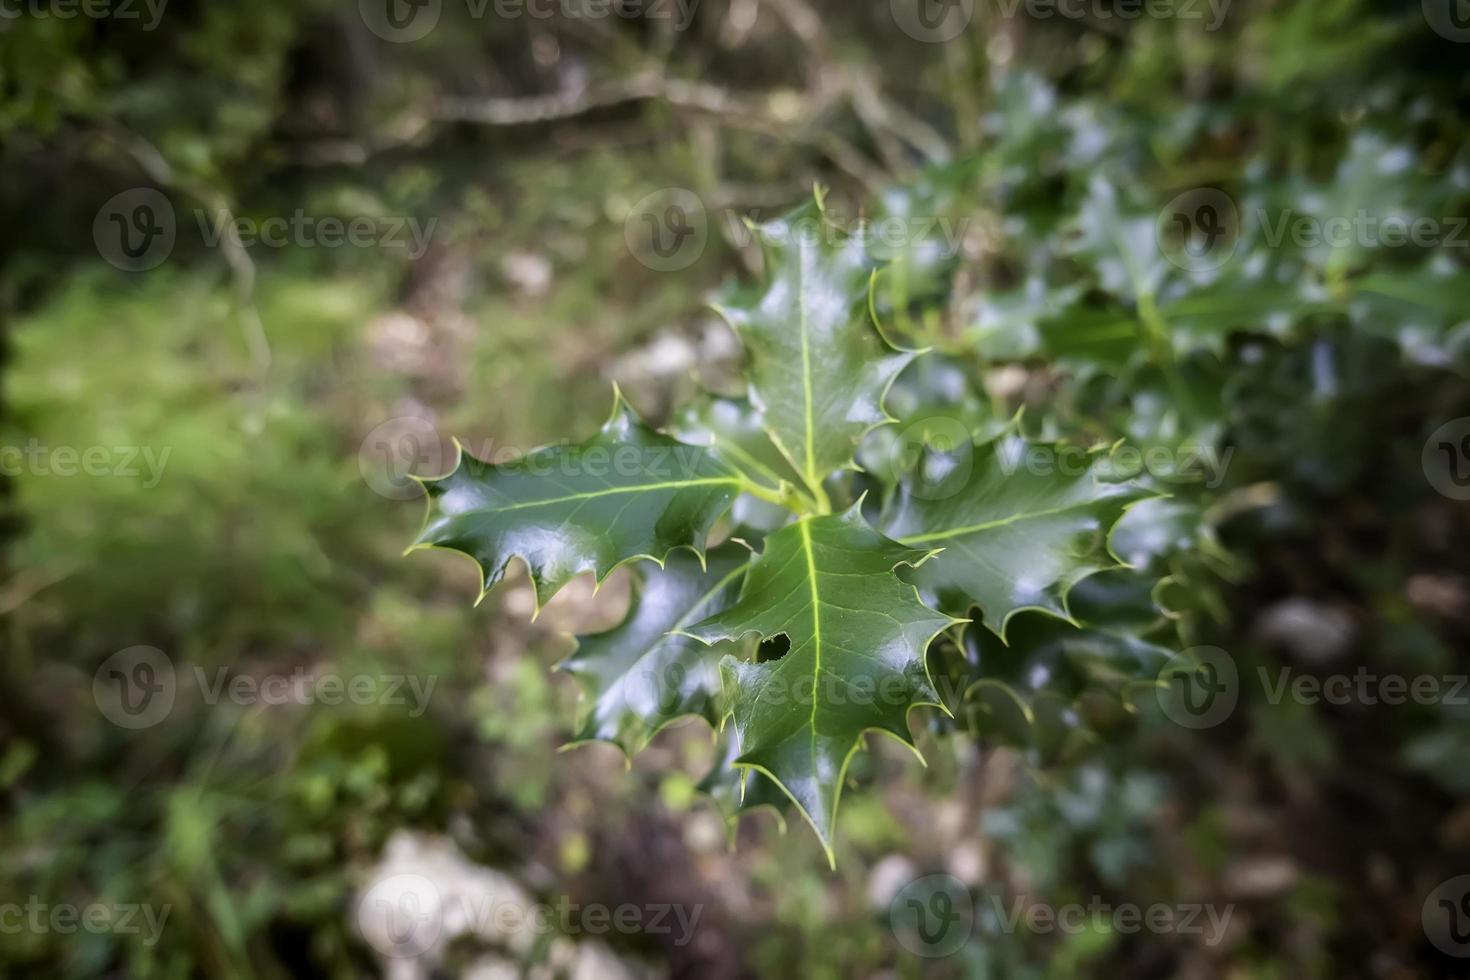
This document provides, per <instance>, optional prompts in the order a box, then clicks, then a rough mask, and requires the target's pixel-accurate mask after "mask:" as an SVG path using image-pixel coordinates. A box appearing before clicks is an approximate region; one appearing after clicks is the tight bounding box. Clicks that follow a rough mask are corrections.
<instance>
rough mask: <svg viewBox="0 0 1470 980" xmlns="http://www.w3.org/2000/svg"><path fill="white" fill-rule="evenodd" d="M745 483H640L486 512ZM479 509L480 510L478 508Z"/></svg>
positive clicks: (725, 480) (728, 479) (731, 479)
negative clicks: (656, 491) (629, 494)
mask: <svg viewBox="0 0 1470 980" xmlns="http://www.w3.org/2000/svg"><path fill="white" fill-rule="evenodd" d="M743 482H744V481H742V480H740V479H739V478H738V477H731V476H719V477H707V478H702V479H698V480H671V481H668V482H665V483H640V484H638V485H636V486H631V487H608V488H607V489H606V490H591V491H588V492H587V493H573V494H567V495H566V496H564V497H548V498H547V499H545V500H523V501H520V502H518V503H514V504H507V505H506V506H503V507H486V508H484V509H485V510H488V511H491V512H493V513H500V512H502V511H507V510H522V509H524V508H527V507H549V506H551V505H552V504H565V503H570V502H571V501H573V500H591V499H593V498H596V497H610V496H613V495H614V494H620V493H650V492H652V491H654V490H673V489H681V488H683V487H708V486H716V485H718V484H729V485H730V486H741V485H742V483H743ZM477 509H478V508H477Z"/></svg>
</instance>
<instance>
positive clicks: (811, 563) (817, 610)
mask: <svg viewBox="0 0 1470 980" xmlns="http://www.w3.org/2000/svg"><path fill="white" fill-rule="evenodd" d="M809 524H810V518H808V519H804V520H801V521H798V522H797V525H796V526H797V527H799V528H801V548H802V551H803V552H804V553H805V555H806V573H807V582H808V584H809V587H810V590H811V601H812V713H811V718H810V720H809V721H808V723H807V727H808V728H809V729H810V730H811V758H812V759H816V757H817V682H818V681H819V680H821V675H822V612H821V608H822V600H821V597H820V595H819V594H818V592H817V561H816V555H815V554H814V553H813V551H812V532H811V528H810V526H809Z"/></svg>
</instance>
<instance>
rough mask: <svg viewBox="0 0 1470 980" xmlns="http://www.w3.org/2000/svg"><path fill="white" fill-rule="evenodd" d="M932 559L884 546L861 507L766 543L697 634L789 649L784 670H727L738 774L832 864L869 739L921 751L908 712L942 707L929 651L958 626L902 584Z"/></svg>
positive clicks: (923, 552)
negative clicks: (841, 807)
mask: <svg viewBox="0 0 1470 980" xmlns="http://www.w3.org/2000/svg"><path fill="white" fill-rule="evenodd" d="M930 554H931V552H930V550H929V549H921V548H908V547H904V546H902V545H899V544H897V543H895V542H893V541H890V540H888V539H887V538H885V537H883V535H881V534H879V533H878V532H877V531H875V530H874V529H873V528H872V527H871V526H870V525H869V524H868V523H867V521H865V520H864V519H863V517H862V515H861V514H860V513H859V509H858V507H857V506H856V505H854V506H853V507H852V508H851V509H849V510H847V511H846V512H844V513H841V514H829V515H827V516H824V517H807V518H804V519H802V520H800V521H798V522H796V523H795V524H792V525H790V526H789V527H785V528H782V529H781V530H780V531H777V532H776V533H775V534H773V535H771V536H770V537H769V538H768V539H767V540H766V546H765V551H764V552H763V553H762V554H761V555H760V557H759V558H757V559H756V561H755V562H754V564H752V566H751V569H750V574H749V575H748V577H747V578H746V581H745V586H744V588H743V589H742V590H741V594H740V599H739V601H737V602H736V603H735V605H733V606H731V607H730V608H729V609H727V610H725V611H724V612H722V613H720V614H719V615H717V616H713V617H711V618H709V619H707V620H705V621H703V622H701V623H696V624H695V625H693V626H691V627H690V628H689V629H688V632H689V633H690V635H692V636H695V637H697V638H699V639H701V640H704V641H705V642H707V643H717V642H722V641H729V640H736V639H740V638H742V637H745V636H749V635H752V634H753V635H756V636H759V637H761V638H763V639H770V638H773V637H777V636H784V637H786V638H787V639H788V640H789V642H790V647H789V649H788V650H787V652H786V653H785V655H784V656H782V657H781V658H780V659H778V660H773V661H768V662H765V663H746V662H742V661H738V660H735V659H733V658H727V659H726V660H725V661H724V672H725V679H726V687H727V689H728V693H729V698H730V712H731V715H732V716H733V721H734V725H735V732H736V735H737V737H738V738H739V742H740V756H739V757H738V758H737V759H736V761H735V764H736V765H737V766H740V767H742V768H752V769H755V770H757V771H759V772H762V773H765V774H766V775H768V776H769V777H770V778H771V779H773V780H775V781H776V782H777V783H778V784H779V785H780V786H781V788H782V789H783V790H785V791H786V793H787V794H788V795H789V796H790V797H791V799H792V800H793V801H794V802H795V803H796V805H797V806H798V808H799V809H800V810H801V811H802V813H803V815H805V817H806V818H807V820H808V821H810V823H811V825H812V826H813V827H814V828H815V829H816V831H817V834H818V836H819V837H820V838H821V840H822V843H823V846H824V847H825V848H826V849H827V854H828V858H829V859H832V836H833V832H834V827H835V820H836V814H837V803H838V799H839V797H840V795H841V793H842V783H843V777H844V774H845V772H846V769H847V765H848V762H849V761H850V760H851V758H852V755H853V753H855V752H856V751H857V749H858V748H859V746H860V744H861V739H862V735H863V733H864V732H867V731H869V730H874V731H879V732H882V733H884V734H887V735H891V736H893V737H894V738H896V739H898V740H899V741H901V742H903V743H904V744H906V745H909V746H911V747H912V745H913V740H912V738H911V736H910V735H909V730H908V720H907V719H908V713H909V710H910V709H911V708H913V707H915V706H917V705H921V704H929V705H936V706H937V705H938V704H939V699H938V696H937V695H936V693H935V691H934V687H933V684H932V683H931V681H930V678H929V673H928V668H927V666H926V665H925V651H926V650H927V648H928V645H929V641H930V640H932V639H933V638H934V636H935V635H936V634H938V633H939V632H940V631H941V630H943V629H944V628H945V627H947V626H949V625H950V624H952V623H954V622H957V621H956V620H953V619H951V618H949V617H947V616H944V615H941V614H940V613H937V612H935V611H934V610H932V609H930V608H928V607H927V606H925V605H924V604H923V603H922V602H920V601H919V597H918V595H917V594H916V593H915V592H914V589H913V587H912V586H910V585H906V584H905V583H903V582H902V581H900V580H899V578H898V577H897V576H896V575H895V574H894V572H893V570H894V568H895V567H896V566H898V565H900V564H907V565H918V564H920V563H922V562H923V561H924V560H925V559H926V558H928V557H929V556H930Z"/></svg>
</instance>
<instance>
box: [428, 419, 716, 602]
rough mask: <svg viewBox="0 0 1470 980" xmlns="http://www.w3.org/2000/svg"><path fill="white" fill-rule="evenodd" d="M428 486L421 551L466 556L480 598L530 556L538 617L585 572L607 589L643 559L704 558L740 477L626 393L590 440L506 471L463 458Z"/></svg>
mask: <svg viewBox="0 0 1470 980" xmlns="http://www.w3.org/2000/svg"><path fill="white" fill-rule="evenodd" d="M423 485H424V489H425V490H426V491H427V493H428V496H429V513H428V518H427V520H426V522H425V524H424V529H423V531H422V532H420V534H419V536H418V540H417V541H416V542H415V544H414V547H415V548H419V547H434V548H445V549H448V550H452V551H458V552H462V553H464V554H466V555H469V556H470V557H471V558H473V559H474V560H475V563H476V564H477V565H478V566H479V567H480V573H481V577H482V587H481V596H482V597H483V595H484V592H485V591H487V590H488V589H489V588H490V587H491V586H493V585H494V584H495V583H497V582H499V581H500V580H501V578H503V577H504V575H505V569H506V566H507V565H509V563H510V560H511V559H512V558H517V557H518V558H521V559H522V560H523V561H524V562H525V563H526V565H527V567H528V569H529V570H530V574H531V581H532V583H533V584H534V586H535V593H536V605H537V608H538V609H539V608H540V606H541V604H542V603H544V602H545V601H546V600H548V599H549V598H551V596H553V595H555V594H556V592H557V590H558V589H560V588H561V587H562V586H563V585H565V584H566V583H567V582H568V581H569V580H571V579H572V578H573V577H574V576H576V575H578V574H579V573H581V572H592V573H593V574H594V575H595V576H596V579H597V581H598V582H601V581H602V580H603V579H604V578H606V577H607V575H608V573H609V572H611V571H612V570H613V569H614V568H616V567H617V566H618V565H620V564H622V563H623V562H627V561H631V560H632V559H634V558H644V557H646V558H652V559H654V560H655V561H662V560H663V558H664V556H665V555H667V554H668V553H669V552H670V551H671V550H673V549H674V548H679V547H691V548H694V549H695V550H696V551H699V552H702V550H703V547H704V543H705V539H706V538H707V537H708V535H709V531H710V528H711V527H712V526H713V525H714V523H715V520H716V519H717V518H718V517H719V516H720V515H721V514H722V513H723V512H724V511H725V509H726V508H728V507H729V506H730V503H731V501H733V500H734V499H735V496H736V494H737V493H738V492H739V490H740V487H741V485H742V480H741V477H740V475H739V474H738V473H737V472H736V471H735V470H734V469H733V468H732V467H731V466H730V465H729V464H727V463H725V462H724V461H723V460H721V459H720V458H719V457H718V456H716V455H715V453H714V451H713V450H711V449H709V448H707V447H702V446H690V445H687V444H685V443H682V442H679V441H678V440H676V439H672V438H670V437H669V436H665V435H661V434H659V433H657V432H654V431H653V430H652V429H650V428H648V426H646V425H645V424H644V423H643V422H642V421H641V420H640V419H639V418H638V416H637V415H636V414H634V412H633V410H632V408H631V407H629V405H628V403H627V402H625V401H624V400H623V399H622V397H621V395H619V396H617V397H615V399H614V404H613V411H612V416H611V417H610V418H609V419H608V421H607V424H605V425H604V426H603V427H602V430H601V431H600V432H599V433H598V434H597V435H596V436H594V437H592V438H591V439H589V440H587V441H586V442H582V443H578V444H576V445H571V446H548V447H546V448H544V449H538V450H535V451H534V452H531V453H528V454H526V455H525V456H522V457H520V458H519V459H516V460H513V461H511V462H508V463H503V464H494V463H487V462H485V461H484V460H480V459H476V458H475V457H474V456H471V455H469V454H468V453H464V452H463V451H461V453H460V458H459V460H458V461H457V463H456V465H455V467H454V469H453V470H452V471H451V472H450V473H448V474H447V475H445V476H442V477H438V478H435V479H431V480H424V481H423Z"/></svg>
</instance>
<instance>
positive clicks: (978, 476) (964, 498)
mask: <svg viewBox="0 0 1470 980" xmlns="http://www.w3.org/2000/svg"><path fill="white" fill-rule="evenodd" d="M951 465H952V466H953V467H956V468H960V469H961V471H962V472H965V473H967V474H968V478H967V479H964V480H957V479H954V478H950V479H947V480H946V481H944V482H942V483H938V484H935V483H933V482H929V483H926V484H923V485H918V484H915V483H914V482H913V481H911V480H906V481H905V482H904V483H903V484H902V485H901V486H900V487H899V490H898V493H897V494H896V495H895V496H894V498H893V500H892V503H891V505H890V506H889V507H888V508H887V509H886V511H885V514H884V517H883V521H882V528H883V531H884V533H885V534H887V535H888V536H889V537H892V538H894V539H896V540H898V541H900V542H902V543H903V544H906V545H910V546H913V547H923V548H941V549H943V551H942V552H941V553H940V554H938V555H936V556H935V557H934V558H933V559H932V560H931V561H928V562H925V563H924V565H923V566H922V567H919V568H916V569H914V570H913V571H912V572H910V573H908V574H907V575H906V576H905V577H906V578H908V579H909V580H911V581H913V582H914V583H915V584H917V585H918V586H919V588H920V590H921V592H923V593H924V594H925V595H926V596H932V597H934V600H935V601H936V602H937V604H938V606H939V608H941V609H944V610H946V611H948V612H954V613H957V614H961V615H962V614H964V613H965V611H966V610H968V609H969V608H970V607H971V606H972V605H977V606H979V607H980V610H981V613H982V615H983V620H984V623H985V624H986V625H987V626H989V627H990V628H991V629H993V630H995V631H996V632H998V633H1000V634H1001V635H1002V636H1004V633H1005V624H1006V621H1007V620H1008V619H1009V618H1010V617H1011V616H1012V615H1014V614H1015V613H1016V612H1017V611H1019V610H1022V609H1041V610H1044V611H1046V612H1049V613H1051V614H1053V615H1055V616H1059V617H1062V618H1068V617H1069V613H1068V611H1067V593H1068V592H1069V591H1070V589H1071V588H1072V586H1073V585H1075V584H1076V583H1077V582H1079V581H1081V580H1082V579H1083V578H1085V577H1086V576H1088V575H1091V574H1092V573H1094V572H1096V571H1099V570H1101V569H1104V568H1108V567H1111V566H1113V565H1116V564H1117V560H1116V559H1115V558H1114V557H1113V555H1112V553H1111V551H1110V550H1109V548H1108V543H1107V538H1108V533H1109V531H1110V529H1111V528H1112V526H1113V524H1114V523H1116V522H1117V520H1118V518H1119V517H1121V516H1122V514H1123V511H1124V510H1125V509H1126V508H1127V506H1128V505H1129V504H1130V503H1133V502H1134V501H1137V500H1142V499H1144V498H1145V497H1147V496H1151V494H1149V492H1148V491H1146V490H1143V489H1141V488H1139V487H1137V486H1134V485H1132V484H1129V483H1126V482H1109V481H1107V480H1105V479H1103V476H1104V472H1103V464H1102V461H1101V457H1100V456H1098V455H1097V454H1089V453H1087V452H1085V451H1083V450H1081V449H1079V448H1077V447H1066V446H1051V445H1045V444H1040V443H1029V442H1026V441H1025V440H1023V439H1020V438H1018V437H1008V438H1005V439H998V440H996V441H994V442H990V443H986V444H984V445H979V446H974V447H967V448H966V450H965V451H964V452H963V453H960V454H957V455H956V457H955V458H954V459H953V460H952V463H951ZM936 486H937V487H941V488H943V489H944V493H942V494H935V493H932V492H927V490H928V488H931V487H936Z"/></svg>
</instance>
